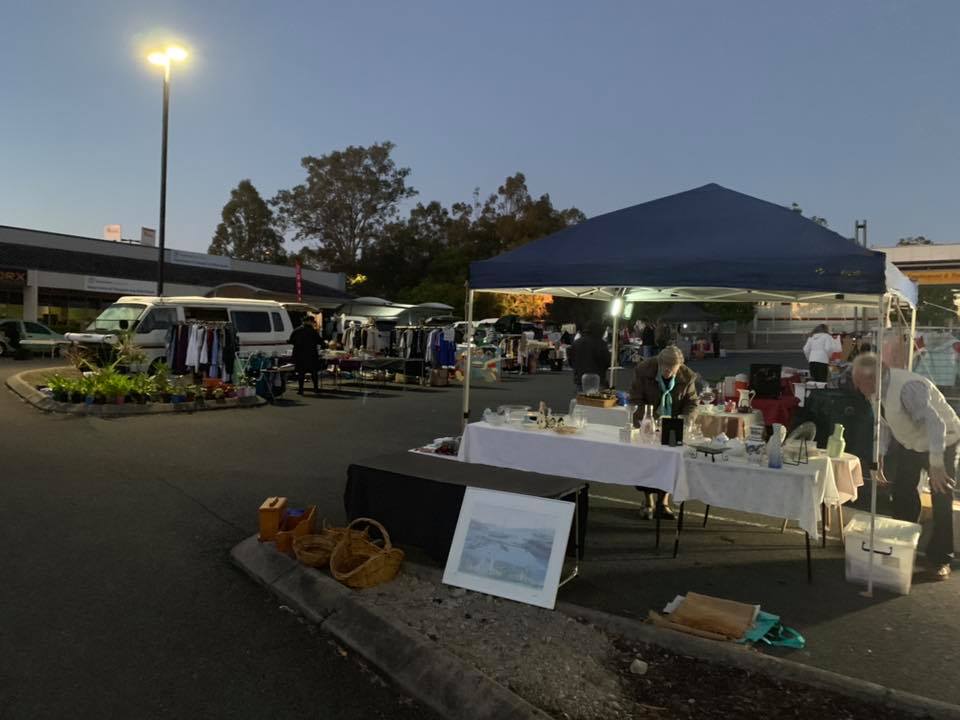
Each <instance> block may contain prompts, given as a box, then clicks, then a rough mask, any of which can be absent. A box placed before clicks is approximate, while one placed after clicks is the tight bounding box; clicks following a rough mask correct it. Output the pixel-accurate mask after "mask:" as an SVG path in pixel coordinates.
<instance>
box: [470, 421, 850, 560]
mask: <svg viewBox="0 0 960 720" xmlns="http://www.w3.org/2000/svg"><path fill="white" fill-rule="evenodd" d="M686 454H687V451H686V450H685V449H681V448H671V447H666V446H663V445H640V444H638V443H636V442H634V443H624V442H621V441H620V430H619V428H617V427H612V426H603V425H588V426H587V427H586V428H585V429H584V430H583V431H582V432H581V433H578V434H576V435H560V434H559V433H556V432H553V431H551V430H539V429H532V428H531V429H527V428H524V427H521V426H516V425H509V424H507V425H499V426H494V425H490V424H488V423H486V422H476V423H471V424H470V425H468V426H467V427H466V429H465V430H464V433H463V440H462V441H461V444H460V451H459V454H458V459H459V460H461V461H464V462H469V463H479V464H484V465H492V466H494V467H504V468H513V469H516V470H525V471H527V472H538V473H543V474H547V475H559V476H562V477H570V478H575V479H578V480H584V481H587V482H601V483H611V484H614V485H631V486H638V485H643V486H646V487H652V488H656V489H658V490H663V491H664V492H669V493H672V494H673V496H674V499H675V500H676V501H678V502H680V503H681V509H680V517H679V518H678V521H677V540H676V541H675V544H674V554H676V552H677V550H678V548H679V533H680V531H681V530H682V528H683V505H682V504H683V503H684V502H685V501H687V500H700V501H702V502H704V503H706V504H707V505H713V506H717V507H723V508H728V509H731V510H739V511H742V512H752V513H758V514H762V515H769V516H772V517H776V518H788V519H791V520H795V521H796V522H797V524H798V525H799V526H800V527H801V528H802V529H803V530H804V531H805V532H806V533H807V537H806V541H807V570H808V577H809V574H810V568H811V562H810V547H809V546H810V534H813V535H814V536H816V534H817V523H818V521H819V520H820V519H821V514H822V513H821V507H822V505H824V504H825V505H839V504H840V501H841V500H840V494H839V492H838V491H837V484H836V480H835V477H834V472H833V464H832V462H831V461H830V459H829V458H826V457H813V458H811V459H810V462H809V463H808V464H806V465H799V466H790V465H786V466H784V467H783V468H779V469H771V468H768V467H763V466H758V465H752V464H749V463H747V462H746V461H744V460H729V461H725V460H722V459H719V458H718V459H717V460H716V461H715V462H714V461H711V460H709V459H706V460H704V459H693V458H690V457H687V456H686ZM658 542H659V538H658Z"/></svg>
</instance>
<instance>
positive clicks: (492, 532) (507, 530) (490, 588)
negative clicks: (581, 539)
mask: <svg viewBox="0 0 960 720" xmlns="http://www.w3.org/2000/svg"><path fill="white" fill-rule="evenodd" d="M573 510H574V503H571V502H566V501H563V500H553V499H549V498H541V497H533V496H530V495H521V494H518V493H508V492H500V491H496V490H482V489H479V488H474V487H468V488H467V489H466V492H465V493H464V495H463V503H462V504H461V506H460V517H459V519H458V520H457V529H456V532H455V533H454V536H453V542H452V543H451V544H450V552H449V554H448V555H447V565H446V568H445V569H444V573H443V582H444V583H445V584H447V585H455V586H457V587H462V588H466V589H468V590H475V591H477V592H482V593H487V594H488V595H497V596H499V597H504V598H508V599H510V600H516V601H518V602H524V603H528V604H531V605H537V606H539V607H545V608H549V609H553V607H554V606H555V605H556V599H557V588H558V587H559V583H560V573H561V570H562V569H563V558H564V555H565V553H566V549H567V541H568V538H569V536H570V526H571V523H572V521H573Z"/></svg>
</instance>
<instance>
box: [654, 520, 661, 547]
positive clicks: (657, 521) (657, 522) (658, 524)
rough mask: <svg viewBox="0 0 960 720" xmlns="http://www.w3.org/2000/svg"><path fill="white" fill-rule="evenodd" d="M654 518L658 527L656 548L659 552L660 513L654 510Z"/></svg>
mask: <svg viewBox="0 0 960 720" xmlns="http://www.w3.org/2000/svg"><path fill="white" fill-rule="evenodd" d="M654 518H655V520H656V527H657V540H656V544H655V545H654V547H656V548H657V550H659V549H660V513H658V512H657V511H656V510H654Z"/></svg>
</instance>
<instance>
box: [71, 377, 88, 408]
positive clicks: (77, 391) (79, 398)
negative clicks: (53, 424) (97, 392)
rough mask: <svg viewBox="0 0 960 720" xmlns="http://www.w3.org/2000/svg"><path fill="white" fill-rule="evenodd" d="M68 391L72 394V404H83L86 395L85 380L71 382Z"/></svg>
mask: <svg viewBox="0 0 960 720" xmlns="http://www.w3.org/2000/svg"><path fill="white" fill-rule="evenodd" d="M68 382H69V385H68V389H69V392H70V402H72V403H75V404H76V403H82V402H83V399H84V396H85V395H86V393H85V392H84V383H83V378H80V379H79V380H69V381H68Z"/></svg>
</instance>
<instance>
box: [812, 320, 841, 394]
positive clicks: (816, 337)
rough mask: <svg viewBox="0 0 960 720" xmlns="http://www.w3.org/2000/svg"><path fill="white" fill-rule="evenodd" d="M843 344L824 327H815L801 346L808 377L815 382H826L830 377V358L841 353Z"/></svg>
mask: <svg viewBox="0 0 960 720" xmlns="http://www.w3.org/2000/svg"><path fill="white" fill-rule="evenodd" d="M842 350H843V344H842V343H841V342H840V340H839V339H837V338H834V337H833V335H831V334H830V330H829V329H828V328H827V326H826V325H817V326H816V327H815V328H814V329H813V332H812V333H811V334H810V337H808V338H807V342H806V344H805V345H804V346H803V354H804V355H806V357H807V362H808V363H809V364H810V375H811V376H812V377H813V379H814V380H816V381H817V382H826V381H827V380H828V379H829V377H830V358H831V356H832V355H833V354H834V353H838V352H841V351H842Z"/></svg>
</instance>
